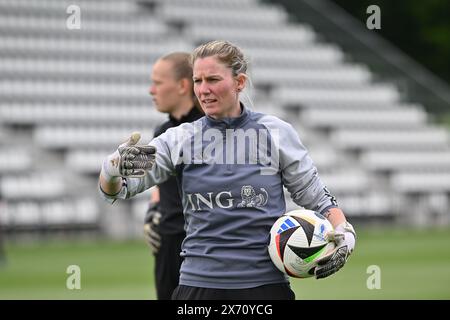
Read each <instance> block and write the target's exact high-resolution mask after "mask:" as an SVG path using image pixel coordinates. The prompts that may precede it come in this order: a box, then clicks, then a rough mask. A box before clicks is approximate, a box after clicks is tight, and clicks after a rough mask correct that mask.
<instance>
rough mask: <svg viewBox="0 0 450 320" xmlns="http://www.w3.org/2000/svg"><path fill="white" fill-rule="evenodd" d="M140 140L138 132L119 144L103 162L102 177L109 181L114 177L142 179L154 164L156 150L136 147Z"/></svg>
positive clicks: (147, 146)
mask: <svg viewBox="0 0 450 320" xmlns="http://www.w3.org/2000/svg"><path fill="white" fill-rule="evenodd" d="M140 138H141V135H140V134H139V133H138V132H135V133H133V134H132V135H131V136H130V138H129V139H128V140H127V141H126V142H124V143H123V144H121V145H120V146H119V147H118V148H117V150H116V151H115V152H114V153H112V154H110V155H109V156H108V157H106V159H105V160H104V161H103V165H102V173H101V174H102V176H103V177H104V178H105V179H106V180H107V181H111V180H112V179H114V177H142V176H144V175H145V172H146V171H147V170H150V169H151V168H152V166H153V164H154V162H155V153H156V149H155V147H153V146H149V145H137V142H138V141H139V139H140Z"/></svg>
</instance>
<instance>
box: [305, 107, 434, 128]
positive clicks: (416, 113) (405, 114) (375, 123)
mask: <svg viewBox="0 0 450 320" xmlns="http://www.w3.org/2000/svg"><path fill="white" fill-rule="evenodd" d="M300 119H301V120H302V122H303V123H306V124H308V126H311V127H317V128H371V127H374V128H414V127H423V126H424V124H425V122H426V120H427V116H426V113H425V112H424V111H423V110H422V109H417V108H398V107H392V108H385V109H381V110H380V109H355V108H339V109H338V108H335V109H319V108H308V109H305V110H303V111H302V112H301V114H300Z"/></svg>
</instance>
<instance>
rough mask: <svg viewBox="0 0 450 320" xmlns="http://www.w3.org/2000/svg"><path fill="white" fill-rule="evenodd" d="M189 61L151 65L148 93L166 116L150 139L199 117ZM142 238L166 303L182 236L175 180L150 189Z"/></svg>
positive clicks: (169, 58) (174, 57)
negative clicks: (147, 248)
mask: <svg viewBox="0 0 450 320" xmlns="http://www.w3.org/2000/svg"><path fill="white" fill-rule="evenodd" d="M189 58H190V54H189V53H185V52H174V53H170V54H168V55H165V56H163V57H161V58H160V59H158V60H157V61H156V63H155V64H154V65H153V68H152V74H151V86H150V88H149V93H150V95H151V96H152V98H153V102H154V104H155V106H156V108H157V110H158V111H160V112H163V113H167V114H168V116H169V119H168V120H167V121H166V122H164V123H163V124H161V125H160V126H159V127H158V128H156V129H155V134H154V137H158V136H160V135H161V134H163V133H164V132H166V130H167V129H169V128H172V127H176V126H178V125H180V124H182V123H185V122H191V121H194V120H197V119H199V118H200V117H202V116H203V112H202V111H201V109H200V108H199V106H198V102H197V99H196V98H195V95H194V91H193V82H192V67H191V65H190V62H189ZM144 235H145V237H146V240H147V242H148V244H149V246H150V248H151V249H152V252H153V253H154V255H155V270H154V272H155V274H154V276H155V283H156V295H157V299H159V300H168V299H170V297H171V295H172V292H173V290H174V289H175V288H176V287H177V286H178V280H179V277H180V266H181V261H182V259H181V257H180V252H181V243H182V241H183V239H184V238H185V236H186V232H185V231H184V217H183V206H182V203H181V196H180V193H179V188H178V183H177V179H176V177H171V178H169V179H168V180H167V181H165V182H163V183H161V184H159V185H158V186H157V187H155V189H154V190H153V192H152V195H151V201H150V204H149V207H148V210H147V214H146V217H145V224H144Z"/></svg>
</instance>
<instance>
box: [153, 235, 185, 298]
mask: <svg viewBox="0 0 450 320" xmlns="http://www.w3.org/2000/svg"><path fill="white" fill-rule="evenodd" d="M185 236H186V235H185V234H184V233H182V234H174V235H164V234H162V235H161V247H160V248H159V252H158V254H156V255H155V282H156V296H157V298H158V300H170V298H171V296H172V293H173V290H174V289H175V288H176V287H177V286H178V281H179V279H180V267H181V262H182V261H183V259H182V258H181V257H180V252H181V242H183V240H184V238H185Z"/></svg>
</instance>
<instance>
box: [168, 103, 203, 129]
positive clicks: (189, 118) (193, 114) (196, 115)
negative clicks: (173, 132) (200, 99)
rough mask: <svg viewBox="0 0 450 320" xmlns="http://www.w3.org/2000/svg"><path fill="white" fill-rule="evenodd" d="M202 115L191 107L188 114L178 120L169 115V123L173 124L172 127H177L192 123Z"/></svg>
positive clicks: (195, 108)
mask: <svg viewBox="0 0 450 320" xmlns="http://www.w3.org/2000/svg"><path fill="white" fill-rule="evenodd" d="M202 115H203V114H202V113H201V112H200V110H198V108H197V107H196V106H193V107H192V109H191V110H190V111H189V113H187V114H185V115H183V116H182V117H181V118H180V119H176V118H174V117H172V115H170V114H169V121H170V122H172V123H173V125H174V126H178V125H180V124H182V123H185V122H192V121H195V120H197V119H198V118H201V116H202Z"/></svg>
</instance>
